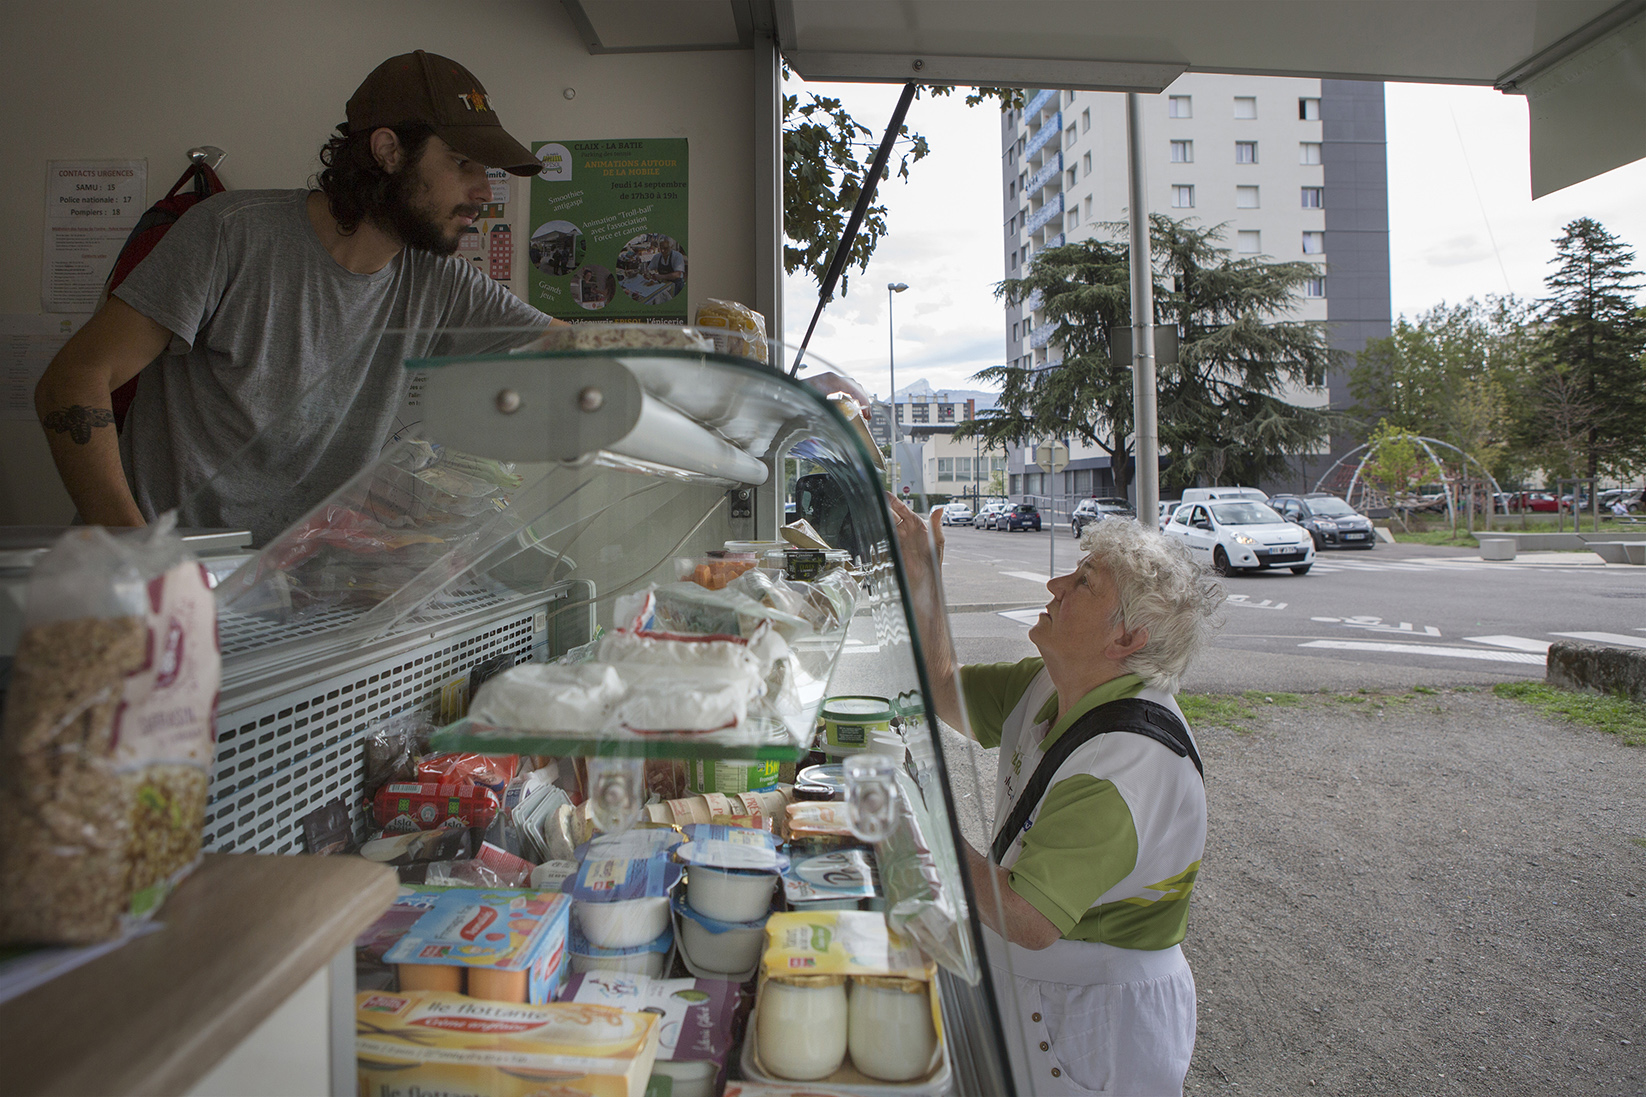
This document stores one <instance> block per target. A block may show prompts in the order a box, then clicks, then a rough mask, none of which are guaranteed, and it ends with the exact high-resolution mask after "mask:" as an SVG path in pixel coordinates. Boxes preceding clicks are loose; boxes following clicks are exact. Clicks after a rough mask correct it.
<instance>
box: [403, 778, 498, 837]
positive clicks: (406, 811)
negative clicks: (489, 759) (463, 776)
mask: <svg viewBox="0 0 1646 1097" xmlns="http://www.w3.org/2000/svg"><path fill="white" fill-rule="evenodd" d="M497 808H498V799H497V794H496V793H495V792H493V791H492V790H491V789H489V788H482V787H481V786H479V785H476V784H474V783H473V782H470V781H464V782H462V783H460V784H440V783H439V782H436V781H420V782H418V783H416V784H412V783H410V782H408V783H406V784H392V785H384V786H383V787H382V788H380V789H378V790H377V798H376V799H375V800H373V801H372V818H374V819H375V820H377V825H378V826H380V827H387V826H389V824H391V823H393V822H395V821H396V820H398V819H406V820H409V821H410V822H411V823H412V824H413V825H415V826H416V827H417V828H418V829H419V830H434V829H435V828H436V827H439V826H441V825H442V824H444V823H445V822H446V820H448V819H455V820H457V821H458V822H459V823H460V824H462V825H463V826H465V827H484V826H490V825H491V821H492V817H493V816H495V815H496V814H497Z"/></svg>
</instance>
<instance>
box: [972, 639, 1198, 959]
mask: <svg viewBox="0 0 1646 1097" xmlns="http://www.w3.org/2000/svg"><path fill="white" fill-rule="evenodd" d="M960 684H961V688H962V690H963V692H964V696H965V703H966V714H967V716H968V718H969V719H970V720H971V726H972V733H973V734H974V735H976V736H977V739H978V741H979V742H980V743H982V744H983V745H984V746H986V747H990V746H999V747H1000V776H999V779H998V781H997V783H996V802H995V821H996V825H997V826H998V825H1000V823H1001V822H1002V821H1003V820H1004V819H1005V818H1006V815H1007V814H1008V813H1009V811H1010V809H1011V806H1012V804H1013V803H1014V802H1015V800H1016V798H1017V796H1018V794H1019V793H1020V792H1021V791H1022V788H1023V786H1024V785H1025V784H1027V783H1028V780H1029V777H1030V776H1031V775H1032V774H1033V773H1034V770H1035V766H1036V765H1038V764H1039V762H1040V758H1041V756H1042V754H1043V753H1044V751H1045V750H1046V748H1048V747H1050V746H1051V745H1052V744H1053V743H1055V742H1056V741H1057V740H1058V738H1059V737H1061V736H1062V735H1063V733H1064V732H1066V731H1067V730H1068V729H1069V727H1070V726H1071V725H1073V724H1074V722H1075V721H1076V720H1078V719H1079V718H1080V717H1081V716H1084V715H1085V714H1086V713H1087V712H1089V711H1091V710H1092V709H1094V708H1096V707H1097V706H1098V705H1102V704H1106V703H1108V702H1109V701H1116V700H1120V699H1121V698H1126V697H1142V698H1144V699H1146V700H1150V701H1154V702H1155V703H1157V704H1161V705H1164V706H1166V707H1167V708H1169V709H1171V710H1172V712H1173V713H1174V714H1176V715H1177V716H1178V718H1179V719H1181V718H1182V716H1183V713H1182V712H1181V711H1180V710H1179V709H1178V707H1177V703H1176V702H1175V701H1174V700H1173V699H1172V697H1171V695H1170V694H1168V693H1165V692H1164V691H1162V690H1157V689H1152V688H1148V687H1145V686H1144V683H1143V680H1142V679H1141V678H1139V677H1138V676H1137V675H1135V674H1127V675H1123V676H1122V677H1120V678H1116V679H1114V680H1112V681H1109V682H1105V683H1104V684H1103V685H1101V686H1099V687H1098V688H1097V689H1094V690H1092V691H1091V692H1090V693H1088V694H1086V696H1084V697H1082V698H1081V699H1080V702H1079V703H1078V704H1076V705H1075V706H1073V707H1072V708H1071V709H1070V710H1069V711H1068V712H1067V713H1066V714H1065V715H1064V716H1063V718H1062V719H1057V704H1058V698H1057V692H1056V690H1055V688H1054V687H1053V686H1052V684H1051V675H1049V674H1048V673H1047V672H1046V669H1045V662H1044V660H1042V659H1038V658H1034V659H1025V660H1023V661H1022V662H1020V663H992V664H976V665H972V666H967V667H963V668H961V671H960ZM1054 721H1055V722H1054ZM1183 726H1184V727H1188V721H1187V720H1185V721H1184V724H1183ZM1205 847H1206V789H1205V785H1204V783H1203V782H1202V781H1201V779H1200V775H1199V774H1198V773H1197V772H1196V771H1195V768H1194V763H1193V762H1191V761H1190V760H1189V759H1188V758H1180V757H1178V756H1177V755H1176V754H1175V753H1173V752H1172V751H1171V750H1170V749H1169V748H1168V747H1166V746H1165V745H1163V744H1161V743H1158V742H1156V741H1154V740H1153V739H1150V738H1147V737H1146V736H1142V735H1133V734H1129V733H1118V734H1112V735H1099V736H1097V737H1096V738H1094V739H1092V740H1090V741H1089V742H1087V743H1085V744H1083V745H1082V746H1081V747H1080V748H1079V749H1078V750H1076V751H1075V752H1074V753H1073V754H1071V755H1070V756H1069V757H1068V759H1067V760H1065V761H1064V763H1063V764H1062V765H1061V766H1060V767H1059V768H1058V770H1057V773H1056V774H1055V775H1054V777H1053V779H1052V783H1051V784H1050V785H1049V786H1048V787H1047V790H1046V795H1045V797H1044V798H1043V799H1042V800H1041V802H1040V807H1039V808H1038V809H1037V810H1036V811H1035V813H1034V814H1033V815H1032V816H1031V817H1030V822H1029V825H1028V827H1027V828H1026V829H1025V830H1024V831H1023V834H1022V835H1021V836H1020V837H1019V838H1018V840H1017V841H1015V842H1014V843H1013V844H1012V846H1011V848H1010V849H1008V850H1007V852H1006V856H1005V857H1004V858H1003V859H1002V861H1001V864H1002V865H1003V866H1004V867H1005V868H1007V869H1008V870H1010V877H1009V878H1010V882H1011V887H1012V890H1013V891H1015V892H1017V894H1018V895H1020V896H1022V897H1023V898H1024V899H1025V900H1027V901H1028V902H1029V903H1030V905H1032V906H1033V907H1034V908H1035V909H1036V910H1038V911H1039V912H1040V913H1041V914H1043V915H1045V916H1046V918H1047V919H1048V920H1050V921H1051V923H1052V924H1053V925H1055V926H1057V928H1058V929H1059V930H1060V931H1061V932H1062V934H1063V938H1064V939H1065V940H1070V941H1097V942H1101V943H1103V944H1107V945H1114V946H1117V947H1119V948H1134V949H1163V948H1170V947H1171V946H1172V945H1175V944H1177V943H1178V942H1180V941H1182V940H1183V936H1184V933H1185V930H1186V927H1187V924H1188V917H1189V894H1190V892H1191V891H1193V890H1194V881H1195V874H1196V873H1197V872H1199V870H1200V858H1201V855H1202V853H1203V852H1204V851H1205Z"/></svg>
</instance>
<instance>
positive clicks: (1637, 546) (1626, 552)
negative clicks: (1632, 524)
mask: <svg viewBox="0 0 1646 1097" xmlns="http://www.w3.org/2000/svg"><path fill="white" fill-rule="evenodd" d="M1623 558H1624V559H1625V560H1627V561H1628V562H1629V563H1631V564H1640V565H1642V566H1646V541H1636V542H1633V543H1632V544H1625V545H1624V546H1623Z"/></svg>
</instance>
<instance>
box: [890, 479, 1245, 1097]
mask: <svg viewBox="0 0 1646 1097" xmlns="http://www.w3.org/2000/svg"><path fill="white" fill-rule="evenodd" d="M892 510H893V512H894V517H895V518H896V521H897V526H898V540H899V543H900V545H901V547H902V550H903V557H904V563H905V567H906V568H907V569H908V572H909V577H910V579H911V581H912V585H913V587H914V593H915V595H916V602H917V612H918V613H919V616H920V618H921V620H920V624H921V642H922V645H923V647H924V650H925V653H926V659H927V669H928V670H929V672H930V681H931V684H932V688H933V690H934V691H935V693H936V697H935V698H934V702H935V706H934V707H935V708H936V711H937V713H938V715H939V716H941V717H942V718H943V720H944V721H945V722H946V723H948V724H949V725H950V726H952V727H955V728H957V729H963V730H966V731H968V732H969V734H970V735H971V736H972V737H974V738H975V739H976V740H977V741H978V742H979V743H982V744H983V745H984V746H990V747H992V746H999V747H1000V766H999V779H998V782H997V786H996V787H997V793H996V811H995V830H996V837H995V841H994V842H993V844H992V848H991V851H990V853H989V855H988V856H985V855H983V854H980V853H978V852H976V851H975V850H972V849H970V848H968V849H967V850H966V851H965V853H966V857H967V861H968V868H969V871H970V873H971V876H972V880H973V883H974V886H975V888H976V893H977V900H978V906H979V908H980V909H979V915H980V916H981V918H982V920H983V922H984V925H985V926H986V927H987V930H988V931H989V932H987V933H986V934H985V937H986V939H987V942H988V945H989V952H990V964H991V967H992V968H993V971H992V974H993V976H994V979H995V985H996V988H997V992H998V993H999V997H1000V1001H1001V1008H1002V1010H1003V1011H1004V1014H1005V1015H1004V1017H1003V1020H1004V1021H1005V1024H1006V1028H1007V1030H1008V1038H1009V1039H1011V1040H1012V1042H1013V1043H1014V1044H1016V1045H1017V1046H1016V1047H1014V1054H1013V1070H1014V1073H1015V1075H1016V1077H1017V1081H1018V1087H1019V1089H1020V1090H1021V1091H1023V1092H1027V1093H1034V1094H1054V1093H1076V1094H1078V1093H1092V1092H1098V1093H1132V1094H1150V1095H1154V1094H1166V1093H1180V1092H1181V1091H1182V1088H1183V1078H1184V1075H1185V1073H1186V1072H1187V1071H1188V1068H1189V1056H1190V1053H1191V1052H1192V1051H1193V1050H1194V1034H1195V988H1194V977H1193V976H1192V975H1191V974H1190V972H1189V965H1188V962H1187V961H1186V960H1185V959H1184V957H1183V952H1182V949H1181V948H1180V947H1179V942H1181V941H1182V940H1183V937H1184V932H1185V929H1186V926H1187V920H1188V914H1189V895H1190V893H1191V892H1192V891H1193V889H1194V882H1195V874H1196V872H1198V870H1199V868H1200V857H1201V852H1202V850H1203V849H1204V848H1205V844H1206V793H1205V786H1204V783H1203V778H1202V775H1201V773H1200V758H1199V754H1198V753H1197V751H1196V749H1195V745H1194V741H1193V738H1192V737H1191V736H1190V734H1189V731H1188V724H1187V721H1185V720H1184V719H1183V713H1182V712H1181V711H1180V710H1179V709H1178V707H1177V703H1176V702H1175V701H1174V700H1173V699H1172V691H1173V690H1175V689H1176V688H1177V685H1178V683H1179V682H1180V681H1181V680H1182V677H1183V674H1184V671H1185V670H1186V669H1187V668H1188V665H1189V662H1190V660H1191V659H1192V658H1193V657H1194V654H1195V652H1196V651H1197V650H1199V648H1200V647H1201V646H1202V644H1204V642H1205V641H1206V639H1207V637H1208V635H1209V634H1210V632H1211V630H1212V627H1213V621H1214V618H1215V615H1216V613H1217V611H1218V608H1219V607H1220V606H1221V604H1222V602H1223V592H1222V589H1221V588H1220V587H1219V586H1218V584H1217V582H1216V581H1215V580H1213V579H1211V578H1210V577H1209V576H1207V575H1206V574H1205V573H1204V572H1203V570H1202V569H1201V568H1200V566H1199V565H1197V564H1195V563H1194V562H1193V561H1192V560H1191V559H1190V558H1189V556H1188V553H1187V552H1185V551H1183V549H1182V548H1181V547H1179V546H1178V545H1176V544H1175V543H1173V542H1171V541H1169V540H1167V539H1166V538H1165V537H1163V536H1161V535H1160V534H1158V533H1156V532H1154V531H1153V530H1149V529H1145V528H1144V527H1143V526H1141V525H1139V524H1138V523H1136V522H1132V521H1125V520H1119V519H1111V520H1109V521H1104V522H1098V523H1096V524H1094V525H1093V526H1092V527H1091V528H1090V530H1088V531H1087V532H1086V534H1085V535H1084V536H1083V537H1082V538H1081V540H1080V548H1081V550H1082V551H1083V553H1084V554H1085V555H1084V557H1083V558H1082V559H1081V561H1080V564H1079V566H1078V567H1076V568H1075V570H1074V571H1072V572H1070V573H1069V574H1067V575H1060V576H1058V577H1057V578H1055V579H1052V580H1051V581H1050V582H1048V583H1047V584H1046V587H1047V589H1048V590H1050V591H1051V594H1052V599H1051V601H1050V602H1049V603H1048V604H1047V606H1046V609H1045V611H1044V612H1042V613H1041V615H1040V618H1039V620H1037V621H1036V622H1035V624H1034V627H1032V628H1031V629H1030V630H1029V640H1030V642H1031V643H1033V644H1034V646H1035V647H1036V648H1037V649H1038V650H1039V652H1040V654H1039V656H1038V657H1036V658H1031V659H1024V660H1023V661H1022V662H1018V663H996V664H992V665H972V666H959V665H958V664H957V661H956V659H955V657H954V651H953V649H952V647H951V646H950V643H949V632H948V628H947V627H946V622H945V621H944V620H943V618H942V602H941V599H939V598H937V597H936V591H937V589H938V587H939V582H938V580H939V577H940V576H939V573H940V569H941V567H942V550H943V532H942V526H941V525H940V524H939V523H938V522H936V521H932V522H930V523H927V522H924V521H922V520H921V519H920V517H919V516H918V515H915V514H914V513H912V512H911V511H909V510H908V508H906V507H904V506H903V505H902V504H901V503H897V502H896V501H895V500H894V501H893V505H892ZM963 715H964V718H963ZM1043 760H1044V761H1045V762H1046V764H1045V766H1042V764H1041V763H1042V761H1043ZM1037 771H1046V772H1041V773H1040V774H1039V776H1038V777H1036V774H1037ZM1014 1014H1015V1015H1016V1016H1014ZM1014 1021H1015V1022H1016V1023H1015V1024H1014ZM1014 1029H1015V1030H1016V1031H1013V1030H1014ZM1019 1041H1021V1043H1019Z"/></svg>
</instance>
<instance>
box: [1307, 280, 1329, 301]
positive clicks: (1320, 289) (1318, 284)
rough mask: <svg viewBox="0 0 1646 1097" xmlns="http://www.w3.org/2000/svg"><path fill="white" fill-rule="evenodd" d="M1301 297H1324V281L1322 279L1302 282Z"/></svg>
mask: <svg viewBox="0 0 1646 1097" xmlns="http://www.w3.org/2000/svg"><path fill="white" fill-rule="evenodd" d="M1303 296H1305V297H1324V296H1326V279H1324V278H1305V279H1304V280H1303Z"/></svg>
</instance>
